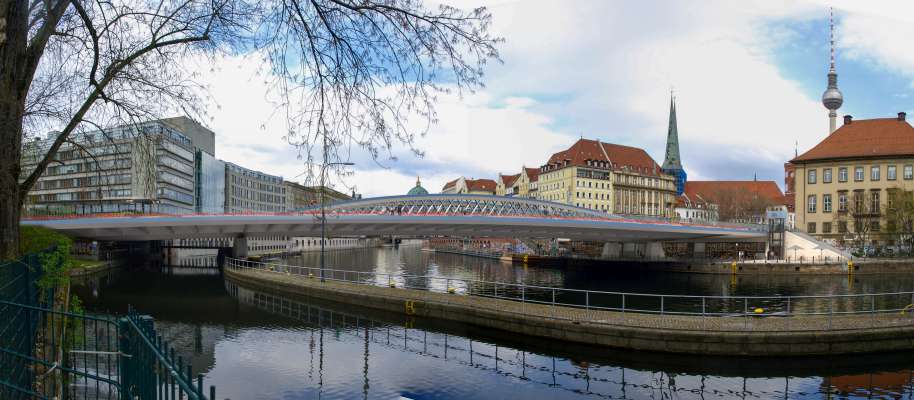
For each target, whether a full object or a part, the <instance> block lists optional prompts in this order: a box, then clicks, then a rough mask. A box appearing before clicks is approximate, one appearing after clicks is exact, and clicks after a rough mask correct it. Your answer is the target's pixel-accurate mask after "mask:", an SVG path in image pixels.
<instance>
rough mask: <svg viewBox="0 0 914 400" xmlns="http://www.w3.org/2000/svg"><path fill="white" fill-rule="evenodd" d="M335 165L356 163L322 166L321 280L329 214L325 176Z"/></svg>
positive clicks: (341, 163) (347, 163) (343, 163)
mask: <svg viewBox="0 0 914 400" xmlns="http://www.w3.org/2000/svg"><path fill="white" fill-rule="evenodd" d="M334 165H340V166H352V165H355V163H351V162H332V163H325V164H324V165H323V166H321V185H320V187H319V188H318V190H320V202H321V282H324V267H325V262H324V242H325V241H326V239H325V238H326V237H327V214H326V209H325V204H324V190H325V187H324V176H325V175H326V174H327V167H330V166H334Z"/></svg>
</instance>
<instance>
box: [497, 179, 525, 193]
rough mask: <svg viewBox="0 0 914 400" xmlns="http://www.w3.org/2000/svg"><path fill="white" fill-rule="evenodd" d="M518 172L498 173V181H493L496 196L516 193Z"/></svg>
mask: <svg viewBox="0 0 914 400" xmlns="http://www.w3.org/2000/svg"><path fill="white" fill-rule="evenodd" d="M518 178H520V174H514V175H502V174H498V181H496V182H495V195H496V196H515V195H517V186H516V184H517V180H518Z"/></svg>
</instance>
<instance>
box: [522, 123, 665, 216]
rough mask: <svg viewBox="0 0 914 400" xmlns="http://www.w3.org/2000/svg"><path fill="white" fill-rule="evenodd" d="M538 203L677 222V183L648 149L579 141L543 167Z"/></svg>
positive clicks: (540, 174)
mask: <svg viewBox="0 0 914 400" xmlns="http://www.w3.org/2000/svg"><path fill="white" fill-rule="evenodd" d="M537 186H538V189H537V192H538V194H537V197H538V198H539V199H541V200H546V201H554V202H559V203H566V204H571V205H575V206H578V207H584V208H589V209H593V210H599V211H605V212H608V213H616V214H635V215H651V216H659V217H672V216H673V208H674V205H675V202H676V186H675V179H674V177H673V176H671V175H666V174H664V173H663V172H662V171H661V168H660V166H659V165H658V164H657V163H656V162H655V161H654V159H652V158H651V156H649V155H648V154H647V152H645V151H644V150H643V149H639V148H635V147H629V146H621V145H617V144H611V143H603V142H600V141H597V140H589V139H580V140H578V141H577V142H575V143H574V144H573V145H572V146H571V147H570V148H568V150H565V151H561V152H558V153H555V154H553V155H552V157H550V158H549V161H548V162H547V163H546V164H545V165H543V166H542V167H540V172H539V177H538V182H537Z"/></svg>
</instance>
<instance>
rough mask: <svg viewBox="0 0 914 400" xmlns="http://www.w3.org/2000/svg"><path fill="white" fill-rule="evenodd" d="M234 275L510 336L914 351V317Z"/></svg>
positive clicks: (788, 351)
mask: <svg viewBox="0 0 914 400" xmlns="http://www.w3.org/2000/svg"><path fill="white" fill-rule="evenodd" d="M225 277H226V279H228V280H230V281H234V282H236V283H239V284H244V285H246V286H251V287H253V288H256V289H258V290H262V291H265V292H270V293H274V294H277V295H292V296H301V295H306V296H310V297H313V298H316V299H321V300H326V301H331V302H337V303H344V304H350V305H354V306H360V307H366V308H371V309H377V310H384V311H392V312H400V313H404V314H405V315H412V316H415V317H420V318H422V317H427V318H435V319H441V320H449V321H456V322H461V323H466V324H471V325H475V326H479V327H483V328H489V329H495V330H499V331H502V332H506V333H509V334H521V335H529V336H534V337H540V338H546V339H554V340H559V341H567V342H575V343H581V344H586V345H597V346H609V347H616V348H624V349H631V350H645V351H656V352H668V353H681V354H702V355H718V356H755V357H769V356H778V357H783V356H819V355H840V354H862V353H876V352H894V351H911V350H914V315H911V314H907V315H902V314H897V313H893V314H880V315H868V314H867V315H835V316H795V317H783V316H761V317H759V316H751V317H744V316H737V317H719V316H714V317H702V316H683V315H668V314H665V315H658V314H643V313H630V312H629V313H622V312H614V311H603V310H585V309H579V308H571V307H561V306H551V305H548V304H531V303H522V302H517V301H511V300H502V299H494V298H487V297H479V296H465V295H459V294H448V293H438V292H429V291H424V290H412V289H402V288H389V287H381V286H372V285H363V284H356V283H349V282H337V281H327V282H324V283H321V282H320V281H319V280H318V279H317V278H308V277H305V276H300V275H288V274H285V273H277V272H267V271H257V270H238V269H232V268H226V270H225Z"/></svg>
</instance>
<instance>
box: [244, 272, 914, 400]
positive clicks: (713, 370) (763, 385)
mask: <svg viewBox="0 0 914 400" xmlns="http://www.w3.org/2000/svg"><path fill="white" fill-rule="evenodd" d="M226 289H227V291H228V292H229V293H231V294H232V295H233V296H235V297H236V298H237V299H238V301H239V302H240V303H242V304H246V305H251V306H253V307H255V308H257V309H259V310H263V311H266V312H269V313H272V314H276V315H282V316H284V317H286V318H288V319H289V320H290V321H297V322H300V323H301V324H302V326H303V327H304V328H303V330H302V331H301V332H299V333H297V334H298V335H300V336H303V337H305V338H307V340H308V343H309V348H308V351H309V354H308V359H309V360H315V359H316V360H317V364H316V365H315V364H314V362H313V361H309V365H308V371H309V377H310V376H313V375H314V368H317V374H316V379H314V381H313V384H315V385H317V388H316V390H317V393H318V394H333V395H343V397H349V396H350V395H353V393H351V392H347V391H345V390H344V389H342V388H339V387H333V386H328V385H327V383H326V382H325V381H324V363H323V360H324V359H325V358H332V359H334V360H340V359H349V360H350V362H351V361H352V360H353V359H354V358H358V359H359V361H361V365H360V367H361V368H358V372H359V373H360V375H358V379H359V380H360V381H361V385H360V387H361V388H362V389H363V391H362V393H359V394H360V395H361V396H360V397H364V398H369V397H379V398H384V397H389V396H394V398H395V397H396V396H398V395H399V396H404V397H410V396H411V395H415V396H419V397H424V396H426V395H428V394H429V393H430V392H434V393H436V395H438V396H443V397H445V398H508V397H512V398H513V397H514V395H515V394H518V393H524V396H525V397H530V398H554V397H562V398H569V397H581V398H590V397H593V398H648V397H651V398H655V397H661V398H803V397H811V398H819V397H824V396H828V395H831V394H839V395H841V396H850V397H855V396H869V395H877V396H890V397H895V396H903V395H911V393H912V391H911V382H912V381H911V374H910V370H908V369H902V370H900V371H898V372H888V373H881V372H866V373H857V374H846V375H836V376H826V377H825V378H822V377H819V376H817V375H815V374H812V375H810V374H809V372H810V371H809V370H808V369H807V370H805V371H804V367H800V368H798V369H796V370H794V371H789V370H788V371H783V372H797V373H799V375H793V374H791V375H784V376H782V377H781V376H778V373H779V372H781V368H779V365H780V364H782V362H781V361H777V360H757V359H753V360H733V359H703V358H701V357H698V358H693V359H692V360H693V361H695V363H689V362H688V361H686V359H687V358H684V357H681V356H664V355H658V354H645V353H641V354H633V353H632V352H616V351H613V350H609V349H601V350H602V351H598V352H587V351H584V352H581V351H579V350H568V351H556V350H555V349H552V350H551V351H549V352H542V351H537V350H530V349H528V348H527V347H523V346H517V345H511V344H509V345H505V344H503V343H504V342H503V341H491V340H486V339H480V338H474V336H473V333H472V332H464V333H462V334H453V333H450V332H449V331H448V330H437V329H436V328H438V327H430V326H428V325H426V326H422V327H420V326H418V325H419V323H420V321H417V320H414V319H411V318H406V319H405V320H404V322H403V323H402V324H396V323H393V322H390V319H397V318H400V319H402V318H403V317H401V316H398V315H390V314H386V315H384V314H383V313H382V314H376V313H374V312H371V313H370V314H367V315H366V314H360V313H358V312H357V311H352V310H348V309H346V308H345V307H344V308H339V305H332V304H329V303H316V302H315V301H314V300H310V301H299V300H292V299H289V298H284V297H281V296H275V295H271V294H267V293H262V292H257V291H255V290H250V289H247V288H244V287H242V286H238V285H236V284H233V283H231V282H227V283H226ZM325 335H327V336H328V337H332V338H333V341H332V342H333V343H334V344H335V346H333V347H327V345H326V343H327V342H325ZM315 343H316V344H315ZM539 345H540V346H542V345H543V344H542V343H539ZM547 346H548V345H547ZM532 347H533V348H536V347H537V344H534V345H533V346H532ZM591 350H594V349H591ZM354 351H361V352H362V354H361V357H356V356H355V355H354V354H352V352H354ZM335 352H340V353H343V354H345V355H343V356H342V357H341V355H340V354H339V353H335ZM595 354H602V355H600V356H595ZM606 356H608V357H606ZM614 356H615V357H614ZM616 357H618V358H622V359H624V358H626V357H636V358H638V359H639V361H636V362H619V360H618V359H614V358H616ZM860 360H865V358H861V359H860ZM667 361H674V362H673V363H667ZM703 361H709V362H708V363H707V364H705V363H703ZM845 361H847V362H850V363H851V364H853V363H854V361H853V360H845ZM676 362H680V363H681V362H686V363H687V367H686V368H685V369H682V368H681V367H679V366H677V365H676ZM746 362H748V363H752V364H755V365H754V367H750V368H748V369H747V370H746V371H745V372H747V374H746V375H744V376H733V375H730V374H727V370H732V371H735V372H738V371H739V370H740V369H741V368H739V367H736V365H738V364H739V363H746ZM392 364H397V365H400V368H409V369H411V370H413V374H414V375H412V376H411V379H412V382H413V385H408V386H409V387H410V388H411V389H410V390H407V391H403V390H400V391H398V390H397V388H396V385H394V386H393V387H391V382H401V379H400V378H402V376H401V375H400V374H396V373H392V372H391V371H390V370H388V369H386V368H381V369H379V368H376V367H374V366H375V365H385V366H386V365H392ZM804 364H805V365H807V366H813V367H812V368H813V369H816V368H818V367H816V365H817V364H821V365H834V364H836V365H842V364H843V363H842V362H841V361H836V360H817V359H808V360H800V362H799V365H804ZM864 364H865V363H864ZM844 365H846V364H844ZM350 366H351V367H354V366H352V365H350ZM807 368H808V367H807ZM743 369H744V368H743ZM826 369H827V367H826ZM839 369H840V368H839ZM430 371H446V374H445V375H440V376H439V375H436V374H433V373H431V372H430ZM354 372H355V371H354V370H350V372H348V373H347V374H346V375H347V376H348V382H350V384H354V383H355V382H354V379H356V376H354V375H355V374H354ZM772 373H773V375H769V374H772ZM759 374H761V375H759ZM804 375H805V376H804ZM341 380H343V381H345V380H347V379H341ZM441 380H445V381H448V382H449V383H444V382H441ZM455 381H456V382H455ZM457 383H462V384H466V385H470V386H472V387H474V388H475V391H474V392H472V393H464V392H463V390H462V389H460V388H455V387H454V386H455V385H456V384H457ZM441 384H444V388H440V387H438V385H441ZM378 386H380V387H378ZM531 396H532V397H531Z"/></svg>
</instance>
